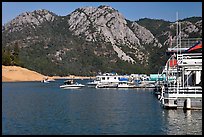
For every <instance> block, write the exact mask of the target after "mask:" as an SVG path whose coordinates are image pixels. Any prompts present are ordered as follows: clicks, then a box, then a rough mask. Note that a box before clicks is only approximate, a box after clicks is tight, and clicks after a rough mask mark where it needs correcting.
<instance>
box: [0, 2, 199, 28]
mask: <svg viewBox="0 0 204 137" xmlns="http://www.w3.org/2000/svg"><path fill="white" fill-rule="evenodd" d="M100 5H108V6H111V7H112V8H114V9H116V10H118V11H119V12H120V13H121V14H122V15H123V16H124V17H125V18H126V19H128V20H131V21H136V20H139V19H141V18H151V19H163V20H166V21H171V22H174V21H176V13H177V12H178V14H179V19H184V18H187V17H193V16H199V17H202V2H2V25H4V24H5V23H7V22H9V21H10V20H12V19H14V18H15V17H17V16H18V15H20V14H21V13H23V12H32V11H34V10H39V9H46V10H49V11H51V12H53V13H55V14H57V15H60V16H65V15H68V14H70V13H71V12H73V11H74V10H75V9H77V8H80V7H85V6H92V7H98V6H100Z"/></svg>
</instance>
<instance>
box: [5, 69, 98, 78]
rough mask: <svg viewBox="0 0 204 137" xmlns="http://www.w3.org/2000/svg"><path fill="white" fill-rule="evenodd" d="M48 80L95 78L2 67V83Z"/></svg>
mask: <svg viewBox="0 0 204 137" xmlns="http://www.w3.org/2000/svg"><path fill="white" fill-rule="evenodd" d="M46 77H47V78H48V79H94V78H95V77H85V76H74V75H70V76H65V77H60V76H45V75H42V74H40V73H37V72H35V71H32V70H28V69H26V68H22V67H18V66H4V65H2V82H27V81H42V80H43V79H45V78H46Z"/></svg>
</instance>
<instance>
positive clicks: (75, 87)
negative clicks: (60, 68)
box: [60, 85, 85, 89]
mask: <svg viewBox="0 0 204 137" xmlns="http://www.w3.org/2000/svg"><path fill="white" fill-rule="evenodd" d="M84 86H85V85H62V86H60V88H62V89H79V88H82V87H84Z"/></svg>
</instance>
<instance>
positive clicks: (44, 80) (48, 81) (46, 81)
mask: <svg viewBox="0 0 204 137" xmlns="http://www.w3.org/2000/svg"><path fill="white" fill-rule="evenodd" d="M53 81H55V80H54V79H48V77H45V78H44V79H43V80H42V81H41V82H42V83H50V82H53Z"/></svg>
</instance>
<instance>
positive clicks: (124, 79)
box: [119, 78, 128, 81]
mask: <svg viewBox="0 0 204 137" xmlns="http://www.w3.org/2000/svg"><path fill="white" fill-rule="evenodd" d="M119 81H128V78H119Z"/></svg>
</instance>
